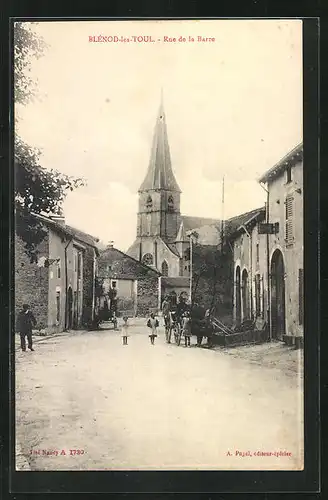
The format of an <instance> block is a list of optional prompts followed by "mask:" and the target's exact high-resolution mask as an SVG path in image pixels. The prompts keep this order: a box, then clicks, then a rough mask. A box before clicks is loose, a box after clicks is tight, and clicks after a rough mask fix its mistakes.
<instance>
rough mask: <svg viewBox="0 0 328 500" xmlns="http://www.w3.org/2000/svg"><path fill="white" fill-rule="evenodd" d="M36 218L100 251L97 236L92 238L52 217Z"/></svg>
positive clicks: (42, 216)
mask: <svg viewBox="0 0 328 500" xmlns="http://www.w3.org/2000/svg"><path fill="white" fill-rule="evenodd" d="M33 216H34V217H35V218H37V219H38V220H40V222H42V223H43V224H45V225H46V226H48V227H51V228H52V229H53V230H55V231H57V232H60V233H64V234H66V235H68V236H71V237H72V238H74V239H76V240H78V241H80V242H81V243H85V244H86V245H89V246H92V247H94V248H96V249H97V250H98V241H99V240H98V238H96V237H95V236H91V234H88V233H85V232H84V231H81V230H80V229H76V228H75V227H72V226H68V225H67V224H65V223H61V222H58V221H56V220H54V219H52V218H51V217H47V216H44V215H39V214H33Z"/></svg>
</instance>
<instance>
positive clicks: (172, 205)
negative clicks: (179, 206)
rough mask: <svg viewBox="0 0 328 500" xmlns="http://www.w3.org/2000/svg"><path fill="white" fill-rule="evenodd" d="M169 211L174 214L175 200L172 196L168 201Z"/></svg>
mask: <svg viewBox="0 0 328 500" xmlns="http://www.w3.org/2000/svg"><path fill="white" fill-rule="evenodd" d="M167 209H168V211H169V212H173V210H174V200H173V196H172V195H170V196H169V198H168V200H167Z"/></svg>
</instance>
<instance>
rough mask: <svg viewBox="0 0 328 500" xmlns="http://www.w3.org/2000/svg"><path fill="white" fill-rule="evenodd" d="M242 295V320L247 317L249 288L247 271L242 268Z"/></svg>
mask: <svg viewBox="0 0 328 500" xmlns="http://www.w3.org/2000/svg"><path fill="white" fill-rule="evenodd" d="M242 291H243V293H242V296H243V320H245V319H249V290H248V272H247V271H246V269H244V270H243V274H242Z"/></svg>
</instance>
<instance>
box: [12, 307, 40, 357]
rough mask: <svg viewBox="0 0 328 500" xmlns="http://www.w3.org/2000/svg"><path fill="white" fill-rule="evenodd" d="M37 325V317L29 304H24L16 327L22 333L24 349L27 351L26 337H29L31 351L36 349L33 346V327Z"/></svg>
mask: <svg viewBox="0 0 328 500" xmlns="http://www.w3.org/2000/svg"><path fill="white" fill-rule="evenodd" d="M33 326H34V327H35V326H36V319H35V317H34V314H33V313H32V311H30V309H29V306H28V305H27V304H23V310H22V311H20V313H19V314H18V317H17V325H16V329H17V331H18V332H19V334H20V338H21V348H22V351H26V342H25V337H27V345H28V348H29V349H30V351H34V349H33V347H32V327H33Z"/></svg>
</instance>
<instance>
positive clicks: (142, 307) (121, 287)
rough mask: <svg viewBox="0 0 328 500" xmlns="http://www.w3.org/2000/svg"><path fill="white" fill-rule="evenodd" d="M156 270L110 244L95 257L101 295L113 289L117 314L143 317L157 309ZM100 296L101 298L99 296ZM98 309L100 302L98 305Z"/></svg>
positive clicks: (157, 276) (105, 294)
mask: <svg viewBox="0 0 328 500" xmlns="http://www.w3.org/2000/svg"><path fill="white" fill-rule="evenodd" d="M159 276H160V273H159V272H158V271H157V270H156V269H153V268H151V267H149V266H147V265H146V264H143V263H142V262H139V261H138V260H136V259H134V258H133V257H130V256H129V255H127V254H125V253H123V252H121V251H120V250H118V249H117V248H114V247H113V246H108V247H107V248H105V249H104V250H102V251H101V252H100V254H99V258H98V270H97V277H98V279H99V280H100V282H101V284H102V287H103V297H102V298H106V297H108V294H109V290H110V289H111V288H115V289H116V290H117V301H118V303H117V309H118V313H119V314H122V313H123V312H124V313H125V314H128V315H131V316H146V315H147V314H149V312H150V311H154V312H155V311H156V312H157V310H158V308H159V297H160V291H159V287H160V281H159ZM102 298H101V299H102ZM100 308H101V305H100Z"/></svg>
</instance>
